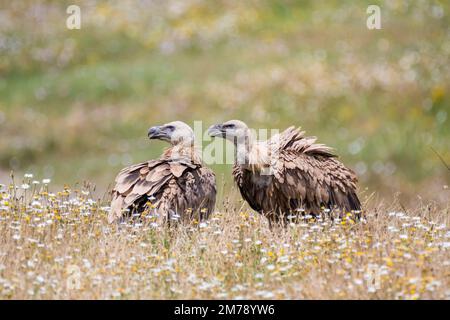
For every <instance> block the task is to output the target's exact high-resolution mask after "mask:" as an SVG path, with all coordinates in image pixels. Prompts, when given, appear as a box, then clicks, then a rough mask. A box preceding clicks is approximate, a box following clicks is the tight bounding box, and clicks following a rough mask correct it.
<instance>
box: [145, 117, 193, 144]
mask: <svg viewBox="0 0 450 320" xmlns="http://www.w3.org/2000/svg"><path fill="white" fill-rule="evenodd" d="M148 137H149V139H157V140H162V141H166V142H169V143H170V144H172V145H174V146H175V145H178V144H183V145H192V144H193V143H194V131H192V129H191V127H189V126H188V125H187V124H186V123H184V122H182V121H174V122H169V123H167V124H164V125H162V126H155V127H151V128H150V129H149V130H148Z"/></svg>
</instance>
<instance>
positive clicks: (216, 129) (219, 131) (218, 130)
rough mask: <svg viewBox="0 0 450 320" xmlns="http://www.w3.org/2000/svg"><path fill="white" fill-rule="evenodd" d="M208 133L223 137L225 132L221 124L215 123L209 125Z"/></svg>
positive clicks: (212, 135)
mask: <svg viewBox="0 0 450 320" xmlns="http://www.w3.org/2000/svg"><path fill="white" fill-rule="evenodd" d="M208 134H209V136H211V137H223V136H224V135H225V132H224V130H223V127H222V125H221V124H215V125H212V126H211V127H209V129H208Z"/></svg>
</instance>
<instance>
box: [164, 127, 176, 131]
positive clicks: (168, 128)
mask: <svg viewBox="0 0 450 320" xmlns="http://www.w3.org/2000/svg"><path fill="white" fill-rule="evenodd" d="M166 129H167V130H169V131H174V130H175V127H174V126H167V127H166Z"/></svg>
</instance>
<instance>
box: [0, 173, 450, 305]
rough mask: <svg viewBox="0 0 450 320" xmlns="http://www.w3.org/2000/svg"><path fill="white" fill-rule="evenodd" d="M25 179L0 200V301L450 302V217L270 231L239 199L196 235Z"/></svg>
mask: <svg viewBox="0 0 450 320" xmlns="http://www.w3.org/2000/svg"><path fill="white" fill-rule="evenodd" d="M30 179H31V178H27V179H25V180H26V181H25V183H24V184H23V185H21V186H20V187H15V186H14V185H12V184H11V185H9V186H2V189H1V190H2V191H1V192H0V232H1V234H2V240H1V244H0V252H1V255H0V298H1V299H241V298H246V299H450V291H449V286H450V277H449V265H450V229H449V228H448V225H449V222H450V221H449V217H450V215H449V208H448V207H447V208H441V209H438V208H437V207H435V206H433V205H430V204H426V203H424V204H423V205H422V206H419V207H417V208H415V209H412V210H406V211H405V210H404V209H402V208H400V207H399V206H398V205H396V204H390V205H383V204H380V203H378V204H376V203H374V201H373V200H372V201H371V200H369V199H368V198H366V207H367V210H366V211H365V212H364V216H365V218H364V219H363V220H362V221H361V222H355V221H354V220H353V218H352V216H351V215H348V216H347V217H345V218H344V219H342V220H339V219H338V220H335V221H334V222H331V221H330V220H321V219H319V221H312V220H311V219H308V218H305V219H304V220H302V221H300V223H298V224H291V225H290V226H288V227H287V228H285V229H284V228H279V229H275V230H270V229H269V227H268V223H267V221H266V220H265V219H264V218H262V217H261V216H260V215H258V214H257V213H255V212H252V211H250V210H249V209H248V207H247V206H246V205H243V204H242V203H241V202H239V201H234V200H232V199H236V198H237V195H236V190H234V191H233V192H232V194H231V195H229V197H225V198H224V200H223V201H222V203H221V204H219V206H218V208H217V210H216V212H215V213H214V214H213V215H212V217H211V218H210V219H209V220H208V221H207V222H203V223H200V224H198V223H196V222H193V223H192V224H191V225H180V226H178V227H172V228H167V227H165V226H161V225H157V224H156V223H154V222H153V220H152V218H150V217H149V218H146V219H144V223H131V222H130V223H127V224H122V225H115V224H113V225H108V224H107V222H106V216H107V212H108V210H109V208H108V207H107V202H106V201H105V199H103V200H100V199H99V200H92V199H91V196H90V191H89V186H78V187H75V188H73V189H72V188H69V187H66V188H64V189H62V190H60V191H58V192H56V191H55V192H52V190H51V189H52V187H51V185H50V186H49V185H48V184H45V185H42V184H39V185H38V184H33V183H32V181H31V180H30Z"/></svg>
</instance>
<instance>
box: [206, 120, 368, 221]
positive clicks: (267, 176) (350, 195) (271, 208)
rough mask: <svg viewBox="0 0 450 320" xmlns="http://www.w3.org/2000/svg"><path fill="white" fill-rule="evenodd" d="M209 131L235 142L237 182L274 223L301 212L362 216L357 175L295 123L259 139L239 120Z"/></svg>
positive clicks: (253, 203) (241, 189)
mask: <svg viewBox="0 0 450 320" xmlns="http://www.w3.org/2000/svg"><path fill="white" fill-rule="evenodd" d="M208 133H209V135H210V136H212V137H221V138H225V139H227V140H230V141H231V142H233V143H234V145H235V164H234V167H233V176H234V180H235V182H236V183H237V185H238V187H239V190H240V192H241V194H242V197H243V198H244V199H245V200H246V201H247V202H248V203H249V205H250V207H251V208H252V209H254V210H256V211H258V212H259V213H261V214H263V215H265V216H266V217H267V218H268V219H269V222H270V224H271V225H272V222H281V223H285V222H288V221H289V219H290V218H292V216H293V215H294V216H295V215H298V213H303V214H308V215H313V216H317V215H318V214H320V213H321V212H323V211H325V212H329V214H330V215H331V216H332V213H333V212H339V215H340V216H342V214H343V213H346V212H351V211H354V212H355V214H356V215H357V216H358V215H359V213H360V210H361V204H360V202H359V199H358V196H357V195H356V183H357V178H356V175H355V173H354V172H353V171H352V170H350V169H348V168H346V167H345V166H344V165H343V164H342V163H341V162H340V161H338V160H337V157H336V155H334V154H333V153H332V150H331V148H329V147H327V146H325V145H323V144H317V143H315V142H316V138H315V137H305V136H304V134H305V132H303V131H301V130H300V129H296V128H295V127H290V128H288V129H286V130H285V131H284V132H282V133H280V134H277V135H275V136H273V137H272V138H271V139H269V140H267V141H262V142H259V141H256V140H255V138H254V137H253V136H252V134H251V131H250V129H249V128H248V127H247V125H246V124H245V123H243V122H242V121H239V120H231V121H228V122H225V123H223V124H217V125H214V126H211V127H210V128H209V130H208ZM322 209H329V210H323V211H322Z"/></svg>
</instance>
